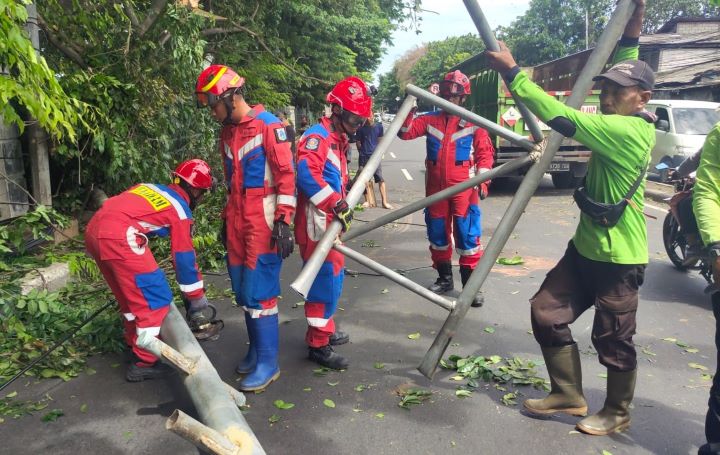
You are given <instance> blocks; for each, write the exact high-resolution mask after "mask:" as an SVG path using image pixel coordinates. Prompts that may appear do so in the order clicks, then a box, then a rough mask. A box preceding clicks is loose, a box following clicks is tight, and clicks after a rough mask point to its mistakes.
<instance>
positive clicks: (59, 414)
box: [42, 409, 65, 422]
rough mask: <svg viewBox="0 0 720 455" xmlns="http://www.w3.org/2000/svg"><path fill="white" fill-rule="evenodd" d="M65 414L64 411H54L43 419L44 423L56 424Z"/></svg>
mask: <svg viewBox="0 0 720 455" xmlns="http://www.w3.org/2000/svg"><path fill="white" fill-rule="evenodd" d="M64 415H65V413H64V412H63V410H62V409H53V410H52V411H50V412H48V413H47V414H45V415H44V416H43V417H42V421H43V422H54V421H56V420H57V419H58V418H60V417H62V416H64Z"/></svg>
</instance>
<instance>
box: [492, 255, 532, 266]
mask: <svg viewBox="0 0 720 455" xmlns="http://www.w3.org/2000/svg"><path fill="white" fill-rule="evenodd" d="M495 262H497V263H498V264H502V265H520V264H524V263H525V261H523V258H522V257H521V256H513V257H511V258H498V259H497V261H495Z"/></svg>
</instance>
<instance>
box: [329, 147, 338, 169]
mask: <svg viewBox="0 0 720 455" xmlns="http://www.w3.org/2000/svg"><path fill="white" fill-rule="evenodd" d="M327 157H328V160H329V161H330V162H331V163H332V164H333V165H334V166H335V167H336V168H338V170H340V169H341V167H340V166H341V165H340V158H338V156H337V155H336V154H335V152H333V151H332V150H330V151H329V152H328V154H327Z"/></svg>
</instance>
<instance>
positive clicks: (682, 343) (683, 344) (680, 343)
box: [675, 341, 690, 348]
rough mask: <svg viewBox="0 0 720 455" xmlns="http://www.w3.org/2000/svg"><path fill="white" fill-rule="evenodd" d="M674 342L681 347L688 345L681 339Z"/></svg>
mask: <svg viewBox="0 0 720 455" xmlns="http://www.w3.org/2000/svg"><path fill="white" fill-rule="evenodd" d="M675 344H676V345H677V346H679V347H681V348H687V347H690V345H689V344H687V343H685V342H682V341H678V342H676V343H675Z"/></svg>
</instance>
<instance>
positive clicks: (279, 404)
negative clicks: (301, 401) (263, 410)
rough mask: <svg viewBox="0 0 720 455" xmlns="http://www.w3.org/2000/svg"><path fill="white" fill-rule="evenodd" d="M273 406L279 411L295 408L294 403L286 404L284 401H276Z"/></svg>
mask: <svg viewBox="0 0 720 455" xmlns="http://www.w3.org/2000/svg"><path fill="white" fill-rule="evenodd" d="M273 405H274V406H275V407H276V408H278V409H292V408H294V407H295V404H294V403H286V402H285V401H283V400H275V401H273Z"/></svg>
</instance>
